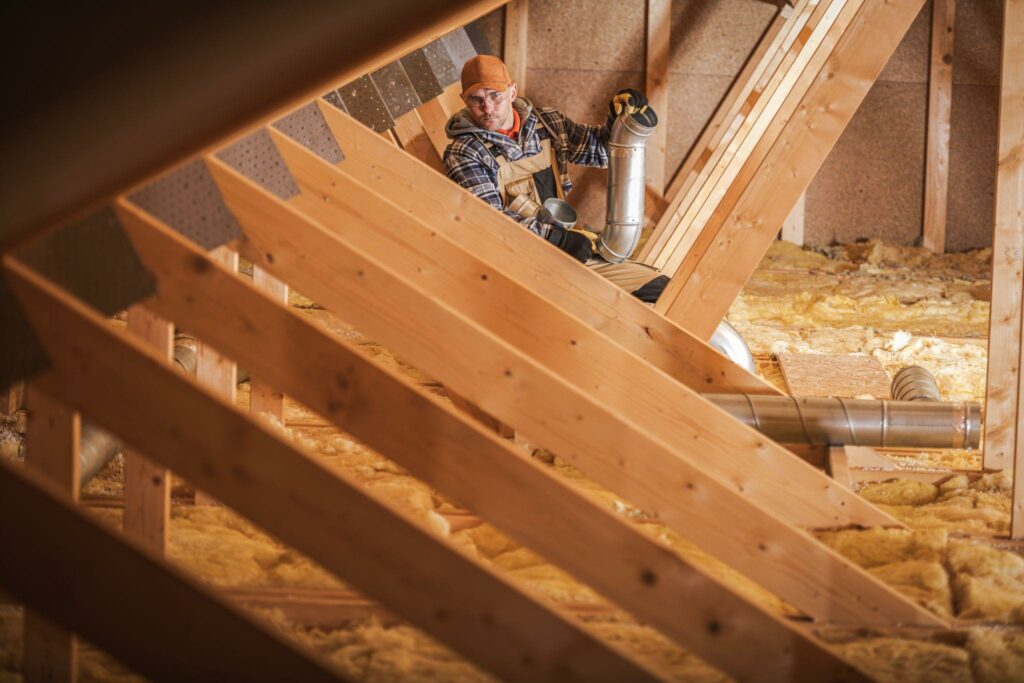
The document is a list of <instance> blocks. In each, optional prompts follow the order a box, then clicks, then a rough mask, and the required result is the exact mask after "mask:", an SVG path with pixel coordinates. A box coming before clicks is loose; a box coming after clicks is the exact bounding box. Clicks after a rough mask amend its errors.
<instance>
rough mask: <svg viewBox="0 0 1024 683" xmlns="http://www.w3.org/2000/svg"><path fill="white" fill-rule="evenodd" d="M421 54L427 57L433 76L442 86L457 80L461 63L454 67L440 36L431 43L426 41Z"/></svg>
mask: <svg viewBox="0 0 1024 683" xmlns="http://www.w3.org/2000/svg"><path fill="white" fill-rule="evenodd" d="M423 56H424V57H426V58H427V62H428V63H429V64H430V68H431V69H432V70H433V72H434V77H435V78H436V79H437V82H438V83H439V84H440V85H441V87H442V88H445V87H447V86H449V85H451V84H452V83H454V82H455V81H457V80H459V71H460V69H462V65H461V64H460V65H459V66H458V68H456V66H455V64H454V63H453V62H452V58H451V55H449V54H448V49H447V48H446V47H445V46H444V44H443V43H442V42H441V39H440V38H438V39H437V40H435V41H434V42H432V43H428V44H427V45H426V46H425V47H424V48H423Z"/></svg>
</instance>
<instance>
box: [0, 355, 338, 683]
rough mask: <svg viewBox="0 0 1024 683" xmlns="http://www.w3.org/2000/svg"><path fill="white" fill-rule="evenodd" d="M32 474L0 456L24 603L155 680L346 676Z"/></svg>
mask: <svg viewBox="0 0 1024 683" xmlns="http://www.w3.org/2000/svg"><path fill="white" fill-rule="evenodd" d="M154 360H156V359H155V358H154ZM51 386H52V385H51ZM30 475H32V472H24V471H21V470H19V468H17V467H16V466H14V465H13V464H12V463H9V462H6V461H4V460H3V459H2V458H0V554H2V555H3V558H4V561H3V562H0V586H2V587H3V589H4V590H5V591H8V592H10V593H11V594H12V595H13V596H14V597H16V598H17V599H18V600H20V601H22V602H23V603H24V604H26V605H28V606H30V607H32V608H34V609H38V610H39V611H40V612H41V613H43V614H45V615H46V616H47V618H48V619H52V620H53V621H54V622H57V623H60V624H61V625H62V626H63V627H64V628H68V629H71V630H73V631H75V632H77V633H81V634H82V635H83V636H84V637H85V638H87V639H88V640H89V641H90V642H92V643H95V644H96V645H97V646H99V647H101V648H103V649H104V650H105V651H107V652H109V653H110V654H112V655H114V656H115V657H117V659H118V660H120V661H121V662H124V663H125V664H126V665H128V666H130V667H131V668H132V669H134V670H135V671H137V672H138V673H140V674H142V675H144V676H146V677H147V678H148V679H151V680H154V681H168V682H171V681H218V680H220V681H230V680H248V681H266V682H267V683H270V682H271V681H283V680H302V681H325V682H326V681H342V680H345V679H344V678H342V676H341V675H340V674H339V673H337V672H336V671H335V670H334V669H332V667H331V665H330V664H328V663H326V662H325V661H324V659H323V658H322V657H320V656H319V655H315V654H313V653H311V652H308V651H305V650H303V649H300V648H299V646H297V645H296V644H294V643H293V642H292V641H291V640H289V639H286V638H284V637H283V636H281V635H278V634H277V633H275V632H272V631H271V630H270V629H269V628H268V627H267V626H264V625H262V624H259V623H257V622H256V621H254V620H253V618H252V617H249V616H246V615H245V614H244V613H243V612H242V611H241V610H240V609H239V608H236V607H231V606H229V605H227V604H225V603H224V602H222V601H221V600H219V599H217V598H215V597H214V596H213V595H212V594H211V592H210V591H209V589H208V588H205V587H203V586H202V585H201V584H200V583H199V582H198V581H196V580H195V579H192V578H189V577H186V576H185V574H184V573H183V572H181V570H178V569H175V568H174V567H172V566H170V565H168V564H165V563H163V562H161V561H160V559H159V558H158V557H157V556H156V555H154V554H153V553H152V552H150V551H149V550H147V549H146V548H145V547H144V546H142V545H139V544H136V543H134V542H133V541H131V539H130V538H128V537H125V536H119V535H117V534H116V533H114V532H112V531H110V530H109V529H107V528H105V527H103V526H102V525H100V523H99V522H97V521H94V520H92V519H90V518H89V517H88V516H86V515H85V514H84V513H82V512H80V511H78V510H76V509H75V508H74V506H73V505H72V504H71V503H70V502H69V500H68V498H67V495H66V493H63V492H61V491H60V489H59V488H57V487H54V486H52V485H48V482H46V481H43V480H42V479H41V478H40V477H37V476H36V477H34V476H30ZM29 511H31V512H30V514H27V513H28V512H29ZM183 653H187V656H185V655H183ZM29 675H31V674H30V671H29V670H28V669H27V668H26V671H25V676H26V680H29V679H28V676H29ZM47 680H59V678H56V677H54V678H49V679H47ZM65 680H66V679H65Z"/></svg>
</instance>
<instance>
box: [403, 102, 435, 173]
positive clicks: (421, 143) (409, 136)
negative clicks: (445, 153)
mask: <svg viewBox="0 0 1024 683" xmlns="http://www.w3.org/2000/svg"><path fill="white" fill-rule="evenodd" d="M394 133H395V137H396V138H397V139H398V142H399V143H400V144H401V145H402V149H404V150H405V151H406V152H408V153H409V154H411V155H413V156H414V157H416V158H417V159H419V160H420V161H422V162H423V163H425V164H426V165H427V166H430V168H432V169H434V170H435V171H440V170H441V157H440V156H438V153H437V151H436V150H435V149H434V144H433V142H432V141H431V139H430V136H429V135H427V132H426V130H425V129H424V128H423V122H422V121H421V120H420V117H419V114H418V113H417V112H416V110H411V111H408V112H406V113H405V114H402V115H401V116H399V117H398V118H397V119H395V128H394Z"/></svg>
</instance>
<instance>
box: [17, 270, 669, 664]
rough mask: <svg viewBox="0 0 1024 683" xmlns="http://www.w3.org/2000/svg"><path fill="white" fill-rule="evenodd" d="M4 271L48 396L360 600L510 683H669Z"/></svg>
mask: <svg viewBox="0 0 1024 683" xmlns="http://www.w3.org/2000/svg"><path fill="white" fill-rule="evenodd" d="M206 263H207V262H206V261H204V266H203V267H204V268H206V267H208V266H207V265H206ZM4 268H5V271H4V275H5V276H6V277H7V279H8V281H9V283H10V287H11V289H12V290H13V291H14V292H15V294H16V296H17V297H18V299H19V300H20V302H21V303H22V308H23V310H24V311H25V313H26V316H27V317H28V318H29V319H30V323H31V324H32V326H33V328H34V330H35V332H36V335H37V336H38V337H39V338H40V343H41V344H42V345H43V346H44V348H45V350H46V352H47V355H48V356H49V357H50V359H51V361H52V363H53V371H52V372H51V373H50V375H49V376H48V377H47V378H46V379H47V384H46V389H47V390H50V387H58V388H59V390H60V391H61V392H62V394H61V395H62V397H64V398H66V399H67V401H68V404H69V405H70V406H72V407H74V408H78V409H81V410H83V411H85V414H86V415H87V416H88V417H89V418H90V419H93V420H95V421H96V422H97V423H98V424H100V425H104V426H107V427H115V426H116V428H117V432H118V433H119V435H120V436H121V437H122V438H124V440H125V441H126V442H127V443H129V444H132V445H133V446H134V447H136V448H139V449H140V450H144V451H145V452H146V453H147V454H148V455H149V456H150V457H151V458H152V459H153V460H156V461H158V462H161V463H162V464H163V465H165V466H167V467H169V468H171V469H173V470H174V471H175V472H180V473H181V474H182V476H184V477H186V478H187V479H188V480H190V481H192V482H194V483H195V484H196V485H197V486H200V487H202V488H203V489H204V490H207V491H209V492H210V493H211V494H213V495H215V496H217V498H218V499H220V500H223V501H224V502H225V503H226V504H228V505H231V506H232V507H233V508H234V509H235V510H237V511H238V512H239V513H241V514H243V515H245V516H246V517H248V518H249V519H250V520H251V521H252V522H253V523H255V524H257V525H259V526H260V527H262V528H263V529H265V530H266V531H267V532H268V533H270V534H272V535H274V536H276V537H277V538H279V539H281V540H282V541H283V542H287V543H289V544H290V545H291V547H293V548H295V549H296V550H298V551H299V552H302V553H305V554H306V555H308V556H309V557H310V559H312V560H314V561H316V562H318V563H319V564H321V565H322V566H323V567H324V568H326V569H327V570H329V571H332V572H334V573H335V574H337V575H338V576H339V577H341V578H342V579H343V580H345V581H346V582H347V583H350V584H352V585H353V586H354V587H356V588H357V589H358V590H360V591H361V592H364V593H365V594H367V595H368V596H370V597H372V598H373V599H375V600H379V601H380V602H381V603H382V604H385V605H387V606H388V607H389V608H391V609H392V610H393V611H394V612H395V613H396V614H399V615H401V616H403V617H405V618H407V619H408V620H409V621H411V622H412V623H414V624H416V625H418V626H420V627H421V628H423V629H424V630H426V631H427V632H429V633H431V634H432V635H434V636H435V637H437V638H438V639H439V640H441V641H442V642H445V643H447V644H448V645H450V646H451V647H453V648H454V649H456V650H457V651H459V652H461V653H462V654H464V655H465V656H467V657H468V658H470V659H471V660H473V661H474V662H476V663H477V664H479V665H481V666H483V667H484V668H487V669H489V670H491V671H492V672H494V673H495V674H496V675H498V676H500V677H503V678H505V679H508V680H523V681H536V680H555V679H559V680H562V679H578V680H608V681H620V680H644V681H647V680H659V678H658V677H657V676H655V675H653V674H651V673H650V672H648V671H647V670H646V669H644V668H643V667H642V666H641V665H638V664H636V663H634V662H633V661H632V660H630V659H629V658H628V657H627V656H625V655H622V654H621V653H619V652H618V651H617V650H615V649H614V648H613V647H612V646H609V645H606V644H604V643H602V642H601V641H600V640H598V639H597V638H596V637H595V636H594V635H593V634H592V633H591V632H590V631H589V630H587V629H586V628H585V627H583V626H581V625H579V624H576V623H573V622H572V621H571V620H569V619H567V618H566V617H565V616H564V615H563V614H561V613H560V612H558V611H557V610H555V609H553V608H551V607H549V606H547V605H545V604H542V603H540V602H538V601H537V600H536V599H535V598H534V597H532V596H531V595H529V594H527V593H525V592H523V591H522V590H521V589H518V588H516V587H515V586H513V585H512V584H511V583H509V582H508V581H507V580H505V579H504V578H502V577H501V576H499V575H497V574H496V573H495V572H494V570H492V569H490V568H489V567H487V566H484V565H483V564H481V563H480V562H479V561H477V560H475V559H473V558H471V557H470V556H468V555H467V554H465V553H464V552H463V551H461V550H459V549H456V548H454V547H451V546H449V545H448V544H447V543H445V542H444V541H443V540H442V539H441V538H440V537H439V536H437V535H436V534H435V532H433V531H431V530H430V528H429V527H428V526H427V525H426V524H425V523H423V522H420V521H416V520H412V519H410V518H408V517H407V516H406V515H405V513H403V512H401V511H399V510H398V509H396V508H394V507H393V506H391V505H390V504H388V503H385V502H384V501H381V500H379V499H377V498H376V497H374V496H373V495H371V494H370V493H368V492H367V491H366V490H365V489H364V488H363V487H362V486H361V485H360V484H359V483H358V482H356V481H354V480H351V479H349V478H347V477H346V476H344V475H342V474H340V473H339V472H337V471H336V470H332V469H330V468H327V467H326V466H324V465H322V464H320V463H319V462H317V460H316V458H315V456H313V455H312V454H310V453H308V452H306V451H304V450H302V449H301V448H300V447H297V446H295V445H293V443H292V442H290V441H289V440H288V439H287V437H285V436H284V435H281V434H279V433H278V432H276V431H272V430H270V429H268V428H266V427H264V426H263V425H261V424H260V423H258V422H256V421H254V420H253V419H252V418H250V417H249V416H248V415H246V414H245V413H244V412H242V411H240V410H239V409H238V408H236V407H235V406H234V405H232V404H230V403H228V402H227V401H226V400H225V399H224V398H223V397H221V396H219V395H217V394H216V393H215V392H213V391H212V390H210V389H208V388H206V387H203V386H201V385H200V384H199V383H197V382H195V381H194V380H193V379H192V378H190V377H187V376H185V375H184V374H183V373H180V372H177V371H175V370H173V369H172V368H170V367H167V366H166V364H165V361H164V360H163V359H162V358H161V357H159V355H157V354H156V353H154V352H153V351H152V350H150V349H149V348H148V347H146V346H144V345H142V344H141V343H140V342H138V341H137V340H135V339H133V338H132V337H130V336H128V335H126V334H124V333H121V332H119V331H118V330H116V329H112V328H111V327H110V326H109V325H108V324H107V323H106V321H105V320H103V319H102V318H100V317H99V316H98V315H96V314H95V313H94V312H93V311H92V310H91V309H89V308H88V307H86V306H84V305H83V304H80V303H79V302H77V301H74V300H72V299H71V298H70V297H69V296H68V295H67V294H66V293H65V292H63V291H62V290H60V289H58V288H57V287H55V286H54V285H52V284H51V283H49V282H47V281H46V280H44V279H43V278H41V277H40V276H39V275H37V274H36V273H34V272H32V271H31V270H30V269H28V268H27V267H25V266H24V265H23V264H21V263H19V262H17V261H16V260H15V259H14V258H12V257H10V256H7V257H5V259H4ZM336 372H340V373H341V378H342V379H344V378H345V375H344V369H341V370H340V371H336ZM265 374H266V373H265ZM100 383H102V384H103V386H104V389H105V390H104V391H103V392H96V391H95V390H94V388H95V387H96V386H97V385H98V384H100ZM147 396H154V397H159V400H158V401H156V400H150V401H147V400H145V397H147ZM393 431H396V432H399V431H401V432H403V433H405V432H404V430H393ZM411 436H414V437H415V438H416V440H417V443H420V441H419V440H420V437H421V436H422V435H420V434H416V435H411ZM10 526H17V525H10ZM368 558H372V561H370V560H369V559H368ZM114 575H116V574H114ZM147 614H149V612H148V611H147ZM150 618H151V614H150ZM212 640H213V641H214V642H217V640H218V639H217V638H213V639H212ZM157 642H158V643H159V641H157ZM496 642H500V643H501V644H502V647H494V643H496ZM161 646H162V645H161ZM235 664H237V662H236V663H235ZM222 680H226V679H222ZM289 680H291V678H290V677H289Z"/></svg>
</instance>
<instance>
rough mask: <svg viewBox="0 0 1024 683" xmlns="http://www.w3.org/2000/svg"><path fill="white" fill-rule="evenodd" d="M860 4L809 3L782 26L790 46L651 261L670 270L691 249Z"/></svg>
mask: <svg viewBox="0 0 1024 683" xmlns="http://www.w3.org/2000/svg"><path fill="white" fill-rule="evenodd" d="M860 4H861V0H824V1H823V2H821V3H819V4H818V5H817V6H816V7H814V8H813V10H812V11H811V13H810V16H809V17H808V18H807V21H806V24H804V25H803V26H801V25H800V23H799V21H798V22H797V23H796V24H795V25H793V26H792V27H790V28H789V29H788V34H787V36H786V41H785V42H784V44H783V48H786V44H787V43H791V47H789V48H788V49H787V51H786V53H785V54H784V55H783V57H782V60H781V62H780V63H779V65H778V66H777V68H776V69H775V71H774V73H772V74H771V76H770V77H769V78H768V79H767V81H766V83H765V85H764V86H763V88H762V87H759V88H757V89H755V91H754V92H753V93H751V95H752V98H751V99H748V103H749V104H750V109H751V110H750V112H749V113H748V114H747V115H746V117H745V118H744V119H743V121H742V122H741V123H740V124H739V126H738V129H737V131H736V133H735V135H734V136H733V137H732V139H731V140H730V141H729V143H728V145H727V146H726V147H725V150H724V152H723V153H722V155H721V157H720V158H719V160H718V161H717V163H715V164H714V165H713V166H712V165H711V164H709V168H708V169H706V171H705V175H706V179H705V180H704V181H703V183H702V184H701V185H700V186H699V187H695V188H694V189H693V190H692V191H691V195H692V199H688V203H687V205H686V206H685V208H683V210H682V211H680V212H677V215H676V216H675V219H674V220H675V222H676V227H675V228H674V233H675V234H674V235H673V237H672V238H671V239H670V240H669V243H668V245H666V249H665V251H664V252H663V254H662V257H661V259H659V261H658V262H656V264H655V265H657V266H658V267H661V268H664V269H665V270H666V271H667V272H672V273H674V272H676V270H677V269H678V268H679V267H680V265H681V264H682V263H683V262H684V259H685V257H686V256H687V254H688V253H689V251H690V250H691V249H693V248H695V245H696V244H697V243H698V241H699V240H700V239H701V238H702V236H703V234H704V232H705V231H706V230H707V229H708V224H709V221H711V220H712V218H713V217H714V215H715V212H716V211H717V210H718V209H719V207H720V205H721V203H722V202H724V201H725V200H726V199H727V198H728V197H729V196H730V190H731V189H733V188H734V185H735V184H736V183H737V181H738V180H739V182H741V183H742V182H743V181H742V179H741V178H742V173H741V172H742V171H743V169H744V168H745V167H748V165H750V164H755V165H756V164H757V163H758V162H759V161H760V158H759V156H760V155H763V154H764V151H765V150H767V149H768V148H770V147H771V146H772V144H773V143H774V141H775V139H776V137H777V135H778V127H777V126H773V125H772V124H773V122H774V121H776V120H777V119H779V118H782V119H784V118H785V117H787V116H789V110H788V107H792V106H794V102H795V101H796V100H797V99H798V95H799V94H800V93H802V92H804V91H805V90H806V87H807V84H808V83H810V81H811V79H812V78H813V75H814V74H816V73H817V72H818V70H819V69H820V68H821V65H822V63H823V62H824V61H825V59H826V58H827V56H828V54H829V48H830V47H831V46H832V45H834V44H835V41H836V39H837V38H838V36H839V35H840V34H841V33H842V31H843V30H844V28H845V26H846V25H848V23H849V21H850V19H851V18H852V17H853V15H854V13H855V12H856V10H857V8H858V7H859V5H860ZM799 16H802V15H798V17H799ZM795 95H796V96H795ZM755 96H756V97H755ZM755 167H756V166H755ZM681 208H682V207H681ZM788 213H789V212H788V211H787V214H788ZM779 226H780V227H781V222H780V224H779Z"/></svg>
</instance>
